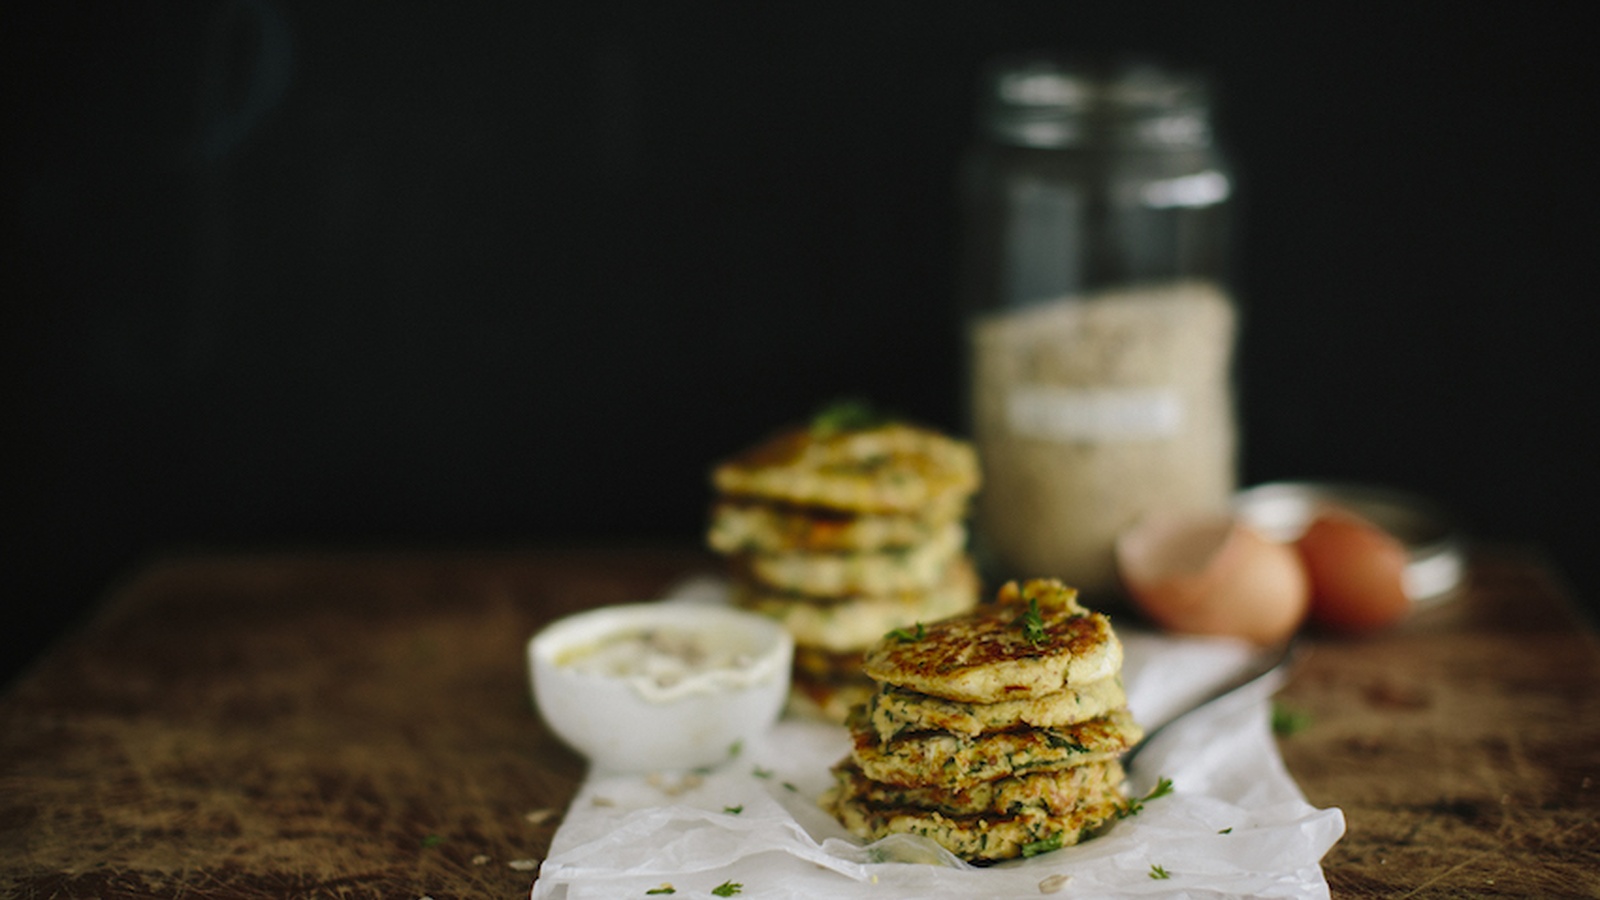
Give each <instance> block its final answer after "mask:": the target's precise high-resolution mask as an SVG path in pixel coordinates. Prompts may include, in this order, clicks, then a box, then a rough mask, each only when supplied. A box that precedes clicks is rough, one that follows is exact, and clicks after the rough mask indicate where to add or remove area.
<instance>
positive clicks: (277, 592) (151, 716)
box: [0, 549, 1600, 900]
mask: <svg viewBox="0 0 1600 900" xmlns="http://www.w3.org/2000/svg"><path fill="white" fill-rule="evenodd" d="M711 567H712V564H711V563H710V561H709V560H708V559H707V558H706V557H705V556H703V555H702V554H699V553H697V552H694V551H689V550H681V551H680V550H671V549H667V550H660V549H656V550H651V549H644V550H614V551H602V550H572V551H565V552H562V551H543V552H534V553H516V552H505V553H486V554H465V553H459V554H448V553H444V554H428V555H383V554H349V555H306V554H285V555H277V556H246V557H231V558H207V557H199V558H190V559H176V560H172V561H169V562H164V563H160V564H157V565H155V566H153V567H151V568H150V569H148V570H146V571H144V572H141V573H139V574H138V575H137V577H135V578H133V579H132V580H131V581H130V582H129V583H128V584H126V585H125V586H124V587H123V588H122V589H120V590H118V591H116V592H115V593H114V594H113V595H112V596H111V597H110V598H109V599H108V602H107V605H106V606H105V608H104V609H103V610H102V611H101V613H100V614H99V615H98V616H97V617H96V618H95V619H94V620H93V621H92V623H91V624H90V625H89V626H88V627H87V628H85V629H84V630H83V631H82V632H80V633H78V634H76V635H74V636H72V637H71V639H69V640H68V641H66V642H65V643H63V644H62V645H61V646H60V647H59V648H57V650H56V652H55V653H54V654H53V655H52V656H50V657H49V658H48V659H47V660H46V661H45V662H44V663H43V664H42V665H41V666H40V667H39V668H38V669H37V670H35V671H34V672H32V673H30V674H29V675H28V676H27V677H26V678H25V679H23V680H22V681H21V682H19V683H18V684H17V685H16V686H15V687H14V688H13V689H12V690H11V691H10V692H9V693H8V694H7V695H6V696H5V697H4V698H3V699H0V895H3V896H6V897H19V898H47V897H106V898H120V897H128V898H132V897H140V898H149V897H173V898H180V897H181V898H197V900H205V898H223V897H229V898H232V897H243V898H257V897H287V896H297V897H298V896H331V897H350V898H363V897H401V898H403V897H424V896H427V897H433V898H435V900H452V898H466V897H518V896H526V895H527V892H528V890H529V888H530V886H531V884H532V882H533V879H534V875H535V873H534V872H533V871H532V870H531V868H530V867H531V866H533V865H536V864H537V862H538V861H539V860H541V859H542V858H543V857H544V855H545V853H546V852H547V851H548V849H549V843H550V839H551V837H552V836H553V834H554V833H555V829H556V827H557V826H558V825H559V822H560V814H561V811H562V810H564V809H565V807H566V804H567V803H568V801H569V800H570V799H571V797H572V795H573V793H574V791H575V789H576V787H577V785H578V783H579V781H580V780H581V778H582V775H583V767H582V764H581V762H580V761H579V760H578V759H577V758H576V757H574V756H573V755H572V754H571V753H569V752H568V751H567V750H565V749H564V748H563V747H561V746H560V745H559V744H558V743H557V742H556V741H555V740H554V739H553V738H552V737H551V736H550V735H549V734H548V733H547V732H546V731H545V730H544V729H543V728H542V727H541V726H540V724H539V722H538V720H537V717H536V716H535V714H534V712H533V710H532V709H531V705H530V703H529V700H528V690H527V686H526V674H525V667H524V662H523V644H524V642H525V640H526V639H527V637H528V636H529V635H530V634H532V633H533V631H534V630H536V629H537V628H538V626H539V625H540V624H542V623H543V622H546V621H549V620H550V619H552V618H554V617H556V616H559V615H562V614H564V613H566V612H570V611H573V610H576V609H580V608H586V607H590V606H594V605H598V604H604V603H616V602H624V601H629V600H637V599H642V598H647V597H650V596H655V595H657V594H659V593H660V592H661V591H662V590H664V589H665V588H666V587H668V586H670V584H671V583H672V582H673V581H675V580H676V579H677V578H679V577H682V576H684V575H686V574H689V573H693V572H697V571H704V570H707V569H710V568H711ZM1561 600H1562V593H1561V590H1560V588H1559V586H1558V585H1556V584H1555V583H1553V582H1551V581H1550V580H1549V577H1548V575H1547V572H1546V570H1544V569H1543V568H1542V567H1540V566H1539V565H1537V564H1536V563H1535V562H1534V561H1532V560H1530V558H1528V557H1525V556H1520V555H1509V556H1505V555H1502V556H1495V555H1492V554H1491V555H1483V556H1480V558H1478V559H1476V560H1475V561H1474V564H1473V567H1472V571H1471V577H1470V582H1469V585H1468V589H1467V590H1465V591H1464V592H1463V593H1462V594H1461V596H1459V597H1458V598H1457V599H1456V600H1454V601H1453V602H1451V603H1450V604H1448V605H1447V606H1444V607H1441V608H1439V609H1437V610H1434V611H1432V612H1430V613H1428V614H1426V615H1423V616H1419V617H1418V618H1417V619H1415V620H1414V621H1412V622H1410V623H1408V624H1407V625H1405V626H1404V627H1402V628H1401V629H1399V630H1396V631H1394V632H1392V633H1389V634H1386V635H1383V636H1381V637H1377V638H1373V639H1368V640H1362V641H1333V640H1317V641H1315V642H1314V644H1313V651H1312V653H1311V655H1310V656H1309V657H1308V658H1307V659H1306V660H1305V661H1304V662H1303V664H1302V665H1301V667H1300V668H1299V670H1297V672H1296V673H1295V676H1294V678H1293V680H1292V681H1291V683H1290V685H1289V687H1288V688H1287V690H1286V691H1285V693H1284V695H1283V698H1282V700H1283V702H1284V703H1285V704H1286V705H1288V706H1290V707H1291V708H1294V709H1297V710H1299V711H1302V712H1304V713H1306V714H1307V715H1308V716H1309V721H1310V725H1309V727H1307V728H1306V729H1305V730H1303V731H1301V732H1299V733H1297V734H1294V735H1292V736H1288V737H1285V738H1283V739H1282V746H1283V750H1284V756H1285V761H1286V763H1287V764H1288V766H1289V768H1290V771H1291V772H1292V774H1293V775H1294V776H1295V777H1296V779H1297V780H1298V781H1299V783H1300V784H1301V785H1302V787H1303V788H1304V790H1305V792H1306V794H1307V795H1308V797H1309V799H1310V800H1311V801H1312V802H1313V803H1316V804H1317V805H1319V806H1339V807H1341V808H1342V809H1343V810H1344V811H1345V814H1346V817H1347V819H1348V822H1349V832H1348V834H1347V835H1346V836H1345V838H1344V839H1343V840H1342V841H1340V843H1339V844H1338V845H1336V846H1335V848H1334V849H1333V851H1332V852H1331V853H1330V854H1329V856H1328V858H1327V859H1326V860H1325V867H1326V869H1327V873H1328V878H1329V881H1330V883H1331V884H1332V886H1333V888H1334V895H1335V896H1336V897H1398V896H1419V897H1420V896H1429V897H1454V896H1460V897H1467V896H1471V897H1479V896H1490V897H1492V896H1548V897H1595V896H1600V874H1597V873H1600V850H1597V848H1600V824H1597V823H1600V786H1597V785H1596V783H1595V780H1596V778H1597V777H1600V705H1597V704H1600V699H1597V698H1600V691H1597V690H1596V688H1600V649H1597V646H1596V641H1595V635H1594V633H1593V632H1592V631H1591V630H1588V629H1586V628H1585V627H1584V626H1583V625H1582V624H1581V623H1580V622H1579V620H1578V619H1577V618H1576V616H1575V614H1574V613H1573V612H1572V611H1571V610H1570V609H1569V608H1568V607H1567V606H1565V605H1564V604H1563V603H1562V602H1561Z"/></svg>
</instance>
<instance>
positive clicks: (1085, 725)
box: [822, 579, 1143, 862]
mask: <svg viewBox="0 0 1600 900" xmlns="http://www.w3.org/2000/svg"><path fill="white" fill-rule="evenodd" d="M864 665H865V671H866V673H867V674H868V675H869V676H871V678H872V679H873V680H874V681H875V682H877V690H876V691H875V693H873V694H872V696H871V698H870V699H869V700H868V702H867V703H866V704H864V705H863V706H861V707H858V708H856V709H854V710H852V711H851V714H850V719H849V726H850V730H851V735H852V738H853V741H854V748H853V750H852V751H851V753H850V755H849V756H847V757H845V758H844V759H843V760H841V761H840V762H839V763H838V764H837V765H835V766H834V769H833V772H834V776H835V779H836V784H835V786H834V787H833V788H832V789H831V790H830V791H829V792H828V793H827V794H826V795H825V796H824V797H823V798H822V805H823V807H824V808H825V809H827V810H828V811H829V812H831V813H832V814H833V815H834V816H835V817H837V818H838V819H839V821H840V822H841V823H843V824H844V826H845V827H846V828H848V829H850V831H851V832H852V833H854V834H856V835H859V836H860V837H863V838H866V839H868V840H876V839H878V838H881V837H885V836H887V835H890V834H897V833H912V834H921V835H925V836H927V837H929V838H932V839H933V840H934V841H936V842H937V843H939V844H940V845H942V846H943V847H945V848H946V849H948V850H949V851H950V852H952V853H954V854H955V855H957V856H959V857H962V858H963V859H967V860H970V861H974V862H982V861H995V860H1002V859H1010V858H1013V857H1017V856H1031V855H1033V854H1034V853H1037V852H1041V851H1044V850H1053V849H1056V848H1058V847H1064V846H1069V845H1072V844H1076V843H1078V842H1079V841H1080V840H1082V839H1083V838H1085V837H1087V836H1089V835H1091V834H1093V833H1094V832H1095V831H1096V829H1098V828H1100V827H1101V826H1103V825H1105V824H1107V823H1109V822H1110V821H1111V820H1113V819H1115V818H1116V817H1117V815H1118V813H1119V811H1120V810H1121V809H1122V807H1123V804H1124V802H1125V800H1124V797H1123V794H1122V781H1123V771H1122V765H1121V763H1120V762H1118V758H1119V757H1120V756H1121V755H1122V753H1123V752H1124V751H1125V750H1127V749H1128V748H1129V747H1131V746H1132V745H1133V744H1134V743H1135V742H1136V741H1138V740H1139V738H1140V737H1141V736H1142V734H1143V732H1142V731H1141V730H1140V728H1139V726H1138V725H1137V724H1136V723H1135V722H1134V721H1133V719H1132V717H1131V716H1130V715H1129V713H1128V708H1127V699H1126V697H1125V695H1124V693H1123V689H1122V680H1121V669H1122V645H1121V643H1119V642H1118V640H1117V636H1116V634H1115V632H1113V631H1112V629H1111V623H1110V621H1109V620H1108V619H1107V618H1106V617H1105V616H1103V615H1101V614H1100V613H1096V612H1090V611H1089V610H1087V609H1085V608H1084V607H1082V606H1080V605H1079V604H1078V600H1077V592H1076V591H1075V590H1073V589H1072V588H1069V587H1066V586H1065V585H1063V584H1061V583H1060V582H1059V581H1054V580H1044V579H1040V580H1034V581H1028V582H1025V583H1022V584H1018V583H1017V582H1010V583H1007V584H1006V585H1005V586H1004V587H1002V588H1001V589H1000V591H999V594H998V596H997V598H996V601H995V602H994V603H993V604H985V605H983V606H982V607H980V608H979V609H977V610H974V611H972V612H970V613H968V614H965V615H960V616H956V617H952V618H948V619H945V620H943V621H940V622H935V623H933V624H931V625H927V626H925V627H923V628H920V629H912V630H911V631H909V632H900V633H896V634H891V635H887V636H885V637H884V638H883V639H882V640H880V641H878V642H877V643H876V644H875V645H874V646H873V647H872V648H871V649H869V650H868V651H867V653H866V657H865V663H864Z"/></svg>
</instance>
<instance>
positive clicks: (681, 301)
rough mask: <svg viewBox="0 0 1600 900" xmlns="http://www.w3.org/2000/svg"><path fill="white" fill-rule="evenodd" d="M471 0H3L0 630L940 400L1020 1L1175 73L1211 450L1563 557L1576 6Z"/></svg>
mask: <svg viewBox="0 0 1600 900" xmlns="http://www.w3.org/2000/svg"><path fill="white" fill-rule="evenodd" d="M30 6H32V7H36V8H33V9H30V8H29V7H30ZM488 6H489V5H487V4H447V3H418V2H388V3H359V4H358V3H326V2H309V0H270V2H269V0H259V2H238V0H233V2H215V3H193V2H190V3H158V2H149V0H146V2H130V0H121V2H115V3H110V2H100V3H91V4H31V5H30V4H7V5H6V10H5V12H4V13H0V15H3V17H4V18H3V20H0V41H3V45H0V58H3V60H4V63H3V65H4V67H5V69H4V72H3V73H0V74H3V76H4V77H3V88H0V89H3V91H4V100H5V110H4V113H5V124H4V142H5V156H4V166H5V168H4V181H3V187H0V190H3V210H4V216H5V228H6V231H5V244H4V263H3V266H0V268H3V273H4V274H3V283H0V291H3V297H4V303H3V309H4V312H3V313H0V317H3V318H0V335H3V338H0V339H3V345H0V359H3V367H4V368H3V371H0V377H3V382H0V383H3V385H4V389H5V395H4V409H3V414H4V418H3V421H4V422H5V433H4V443H5V446H6V448H7V449H8V450H9V451H10V452H8V454H7V455H8V457H9V458H10V460H11V463H10V467H9V468H8V470H7V474H6V477H5V479H4V484H5V494H4V496H3V497H0V508H3V522H0V525H3V527H4V534H3V541H4V543H3V546H4V551H5V558H4V562H3V566H4V572H5V577H4V579H3V582H0V584H3V586H4V594H3V597H0V603H3V605H4V619H3V621H0V627H3V628H4V630H5V633H6V643H7V645H8V646H7V647H6V648H5V649H6V650H7V651H8V653H7V658H6V667H5V669H3V670H0V675H3V674H7V673H10V672H11V671H13V670H14V668H15V667H16V666H18V665H21V664H22V663H23V662H24V661H25V660H26V659H27V658H28V657H29V656H30V654H32V653H33V652H35V650H36V649H37V647H38V646H39V645H40V642H41V641H43V640H44V639H45V638H46V637H48V636H49V635H50V634H52V633H56V632H57V631H58V630H59V629H60V628H61V627H63V626H64V625H66V624H68V623H70V622H71V621H72V620H73V619H74V617H76V616H78V615H80V614H81V612H82V610H83V609H84V606H85V604H86V603H87V602H88V601H90V600H91V599H92V598H93V597H94V596H96V595H97V594H98V593H99V592H100V591H102V590H103V589H104V587H105V586H106V585H107V584H108V583H109V582H111V581H112V580H114V579H115V577H116V576H117V575H118V574H119V573H124V572H127V571H128V570H129V568H130V567H132V566H134V565H136V564H137V563H138V562H139V561H141V560H143V559H146V558H148V557H150V556H151V555H153V554H156V553H159V552H163V551H167V550H171V549H174V548H194V547H199V548H206V547H225V548H226V547H279V546H305V545H313V544H314V545H318V546H370V545H385V544H403V545H411V544H427V545H439V544H447V545H460V544H474V543H478V544H482V543H494V544H517V543H522V542H534V541H563V542H565V541H584V540H601V539H627V540H682V541H686V542H687V541H694V540H696V539H697V537H698V534H699V530H700V527H701V523H702V519H703V515H704V504H705V501H706V499H707V490H706V487H705V470H706V467H707V465H708V463H709V462H710V461H711V460H712V459H714V458H715V457H717V456H719V455H722V454H724V453H727V452H729V451H731V450H734V449H737V448H738V447H740V446H743V445H744V444H746V443H748V442H750V441H751V440H752V439H754V438H755V437H757V436H759V435H760V434H762V433H763V432H765V431H767V430H768V429H770V428H772V427H773V426H775V425H777V424H779V423H781V422H783V421H785V420H788V419H792V418H795V417H797V416H800V415H803V414H804V413H805V412H807V411H809V410H810V409H811V408H812V407H814V406H815V405H817V404H818V403H820V402H822V401H824V400H826V399H828V398H830V397H833V396H835V395H838V394H841V393H865V394H868V395H870V396H872V397H873V398H875V399H877V400H878V401H879V402H881V403H885V404H887V405H890V406H893V407H894V408H896V409H899V410H901V411H903V412H907V413H910V414H912V415H915V416H917V417H919V418H922V419H924V420H927V421H929V422H930V423H932V424H935V425H939V426H942V427H946V428H949V429H951V430H959V429H960V428H961V414H960V410H959V405H958V404H959V401H958V399H957V398H958V395H959V380H960V376H959V362H958V359H959V356H958V347H959V344H958V342H957V338H956V331H955V327H954V326H955V315H954V310H953V307H954V303H953V290H952V284H953V280H954V279H953V275H954V270H955V248H956V244H957V220H956V204H955V197H954V181H955V171H956V166H957V162H958V159H959V156H960V154H961V152H962V150H963V148H964V147H965V146H966V144H967V142H968V140H969V138H970V136H971V128H970V123H971V109H972V107H973V95H974V87H975V84H976V80H977V72H978V70H979V67H980V66H981V64H982V63H983V61H984V60H986V59H988V58H989V57H991V56H993V55H995V54H997V53H1000V52H1004V51H1011V50H1018V49H1031V48H1039V47H1044V48H1058V49H1066V50H1077V51H1092V52H1119V53H1120V52H1135V53H1140V54H1144V55H1149V56H1153V57H1155V58H1158V59H1164V60H1168V61H1170V62H1172V63H1176V64H1182V65H1193V66H1198V67H1201V68H1204V69H1206V70H1208V71H1209V72H1210V73H1211V75H1212V76H1213V78H1214V80H1215V83H1216V85H1217V87H1218V89H1219V93H1220V95H1221V97H1222V100H1223V104H1222V106H1221V108H1220V110H1219V120H1220V123H1221V128H1222V130H1223V132H1224V134H1225V135H1226V136H1227V140H1228V145H1229V147H1230V148H1231V155H1232V158H1233V161H1234V165H1235V167H1236V169H1237V172H1238V176H1239V179H1238V181H1239V194H1238V198H1239V200H1238V213H1239V216H1240V228H1241V232H1242V237H1241V243H1240V254H1239V258H1238V266H1239V278H1238V284H1237V289H1238V294H1239V296H1240V297H1241V299H1242V302H1243V303H1244V309H1245V316H1246V321H1247V329H1246V332H1245V335H1244V339H1243V340H1244V343H1243V347H1242V349H1241V354H1240V377H1241V384H1242V394H1241V403H1242V414H1243V423H1244V434H1245V437H1244V440H1245V454H1246V455H1245V460H1244V472H1243V476H1244V478H1243V480H1244V482H1245V483H1255V482H1259V481H1264V480H1274V479H1281V478H1349V479H1359V480H1363V481H1372V482H1377V483H1381V484H1387V485H1392V486H1396V487H1403V488H1408V489H1411V490H1415V491H1419V492H1422V493H1424V494H1426V495H1429V496H1431V497H1433V498H1434V499H1436V500H1438V501H1440V502H1442V503H1444V504H1445V505H1447V506H1448V507H1450V508H1451V509H1453V510H1455V511H1456V513H1457V514H1458V515H1459V516H1460V518H1461V519H1462V521H1463V522H1464V523H1465V525H1466V527H1467V528H1468V530H1469V531H1470V533H1472V534H1473V535H1474V536H1476V537H1480V538H1485V539H1493V540H1509V541H1515V542H1519V543H1527V544H1530V545H1533V546H1537V547H1540V548H1543V549H1545V550H1547V551H1548V552H1549V553H1551V554H1552V555H1553V558H1554V559H1555V560H1556V562H1557V563H1558V565H1559V566H1560V567H1561V570H1562V571H1563V572H1564V573H1565V575H1566V577H1568V578H1570V579H1572V580H1573V582H1574V583H1575V584H1576V585H1577V586H1578V589H1577V594H1578V595H1579V596H1580V597H1581V598H1585V599H1587V600H1589V601H1592V600H1593V599H1594V598H1595V597H1596V588H1595V584H1596V568H1595V564H1594V562H1593V555H1594V554H1593V552H1592V551H1591V550H1590V544H1591V543H1592V542H1593V537H1592V528H1591V525H1590V522H1591V518H1592V511H1593V510H1594V509H1595V508H1596V504H1597V502H1600V497H1597V491H1596V484H1597V479H1596V477H1595V474H1594V467H1595V460H1596V459H1600V454H1597V453H1596V452H1595V443H1594V438H1593V432H1594V428H1593V425H1594V424H1595V421H1594V420H1595V419H1596V414H1595V413H1596V409H1597V400H1600V397H1597V391H1596V384H1597V379H1596V377H1595V375H1596V372H1595V368H1596V367H1595V364H1594V359H1595V356H1596V352H1597V351H1596V348H1595V347H1594V342H1595V336H1596V334H1597V328H1596V325H1597V321H1596V320H1597V315H1596V306H1597V303H1596V299H1595V296H1594V289H1595V285H1596V283H1597V282H1596V279H1595V274H1596V273H1595V259H1596V256H1597V242H1596V238H1597V229H1596V223H1595V218H1594V216H1593V210H1594V208H1595V201H1596V199H1597V198H1596V196H1595V193H1596V191H1595V183H1596V176H1595V171H1594V169H1595V156H1596V154H1595V151H1594V149H1593V146H1592V145H1591V144H1590V143H1589V142H1588V139H1587V138H1588V135H1589V134H1590V132H1591V131H1592V129H1591V128H1590V127H1588V126H1589V125H1590V124H1591V121H1590V120H1592V119H1593V118H1594V114H1595V112H1596V106H1597V104H1596V102H1595V101H1596V96H1595V87H1596V80H1595V71H1594V63H1593V58H1594V55H1595V54H1594V52H1593V44H1592V40H1591V39H1590V37H1589V35H1590V32H1589V31H1588V30H1587V29H1585V28H1583V27H1580V25H1579V22H1578V16H1579V11H1580V10H1581V9H1582V7H1583V4H1554V3H1551V4H1544V3H1531V4H1522V3H1516V4H1513V3H1504V4H1489V5H1485V4H1471V5H1461V4H1454V3H1449V4H1447V3H1410V2H1408V3H1403V4H1383V5H1379V4H1371V5H1364V4H1347V3H1338V4H1335V3H1292V4H1283V3H1280V4H1260V5H1249V6H1244V5H1235V4H1228V5H1226V6H1224V5H1222V4H1196V3H1171V4H1153V3H1143V2H1103V0H1097V2H1081V3H1070V2H1051V3H977V2H974V3H966V4H948V3H936V2H934V3H910V2H902V3H867V2H862V3H855V4H848V5H844V4H841V5H831V4H817V3H808V4H768V3H727V4H712V3H704V2H685V3H646V2H609V3H608V2H595V3H588V4H570V5H567V4H563V5H556V4H539V3H522V4H503V5H501V6H503V8H502V9H500V10H497V11H491V10H489V9H488Z"/></svg>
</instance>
